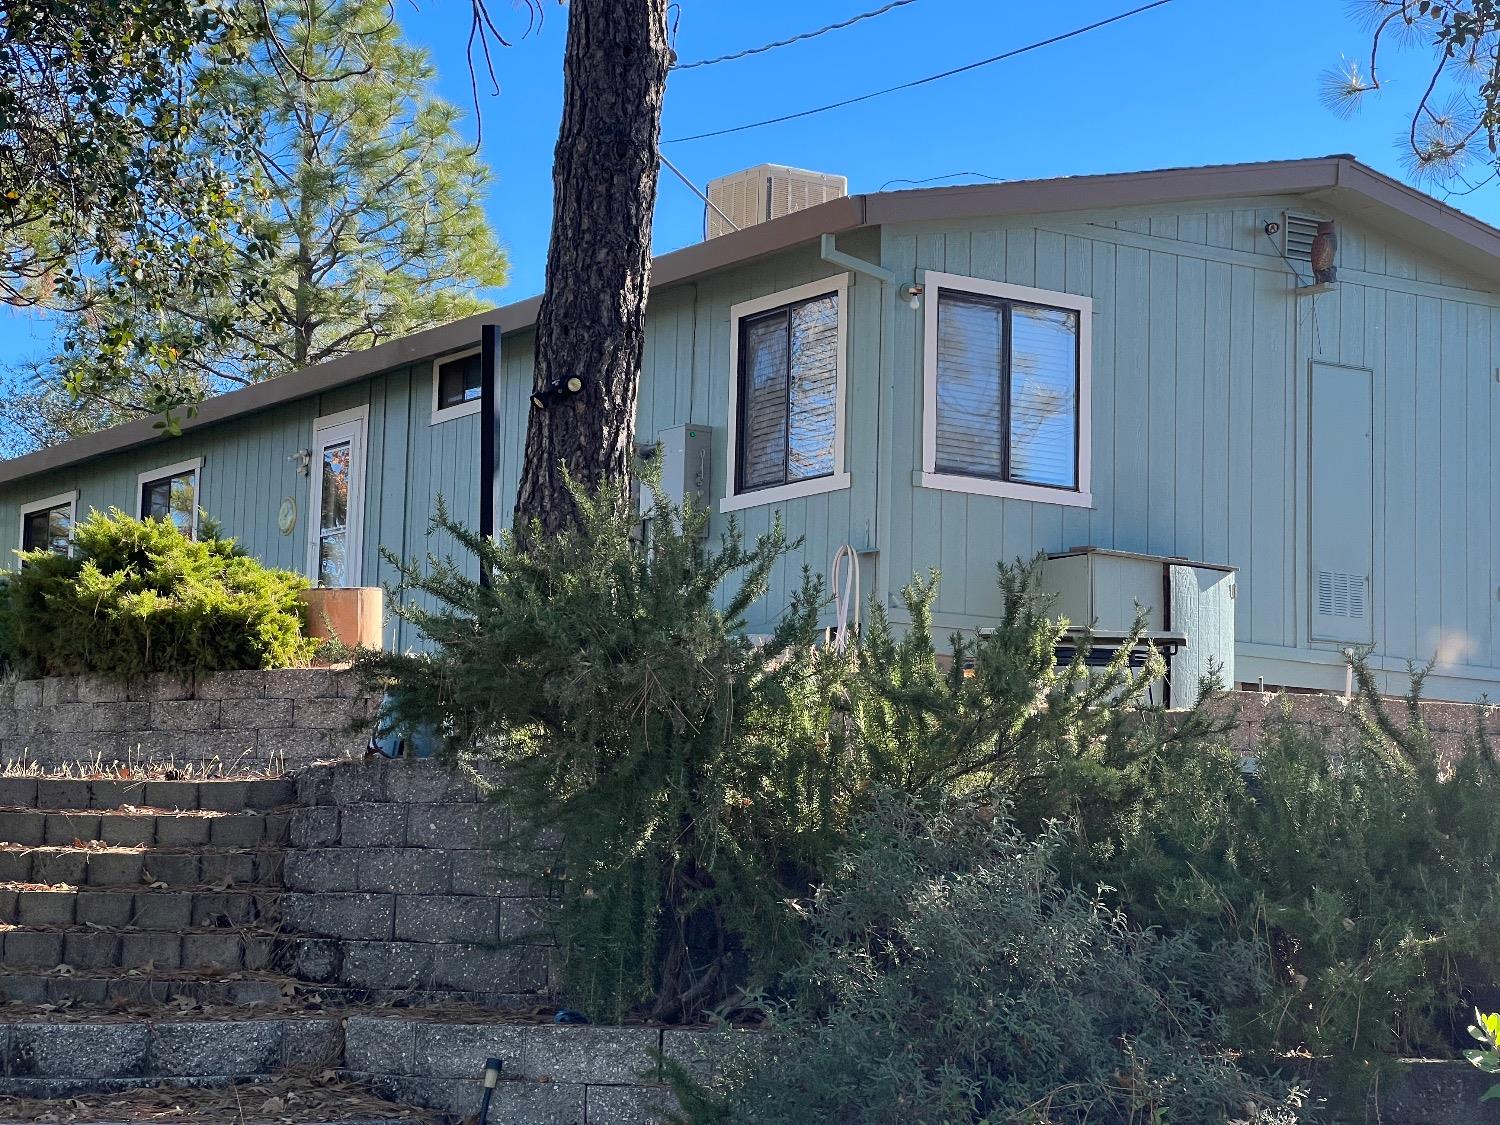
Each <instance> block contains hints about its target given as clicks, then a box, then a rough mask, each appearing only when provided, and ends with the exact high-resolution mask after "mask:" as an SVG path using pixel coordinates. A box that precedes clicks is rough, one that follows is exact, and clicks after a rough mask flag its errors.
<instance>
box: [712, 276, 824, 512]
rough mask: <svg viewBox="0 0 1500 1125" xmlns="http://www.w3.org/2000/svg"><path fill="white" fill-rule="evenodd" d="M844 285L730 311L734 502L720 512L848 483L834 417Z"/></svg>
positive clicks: (809, 288)
mask: <svg viewBox="0 0 1500 1125" xmlns="http://www.w3.org/2000/svg"><path fill="white" fill-rule="evenodd" d="M846 285H847V280H846V279H845V278H837V279H834V280H832V281H825V282H819V283H815V284H813V285H808V286H803V287H801V288H800V289H797V290H794V291H792V292H790V293H785V294H778V295H776V296H773V297H770V298H766V299H764V300H761V301H754V302H747V303H746V304H745V305H739V306H736V307H735V309H734V310H733V314H732V321H733V331H734V332H735V356H736V370H735V372H734V378H735V383H734V418H733V421H734V437H733V441H732V443H731V450H730V454H731V476H730V480H731V482H732V485H733V492H734V495H733V496H732V497H731V498H730V501H729V503H728V504H727V505H726V510H728V509H730V508H733V507H745V506H748V505H749V504H752V503H757V502H767V503H770V502H776V501H778V500H781V499H786V498H789V497H791V496H797V495H807V494H810V493H814V492H824V491H828V490H829V489H830V488H841V487H845V486H846V485H847V484H848V476H847V475H846V474H845V473H844V472H843V450H842V444H843V425H842V418H841V417H840V415H841V412H842V409H843V397H844V393H843V392H844V388H843V382H844V354H843V353H844V332H843V304H844V300H845V286H846ZM736 498H743V499H742V500H737V499H736Z"/></svg>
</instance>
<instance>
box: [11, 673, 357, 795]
mask: <svg viewBox="0 0 1500 1125" xmlns="http://www.w3.org/2000/svg"><path fill="white" fill-rule="evenodd" d="M378 705H379V699H378V697H372V696H370V695H367V694H365V693H364V692H362V691H361V690H360V687H359V685H358V683H357V681H356V680H355V678H354V676H353V675H352V673H350V672H349V671H348V670H347V669H323V668H288V669H282V670H277V671H266V672H261V671H251V672H215V673H211V674H209V675H205V676H201V677H199V678H198V679H197V680H196V681H193V680H187V681H184V680H179V679H175V678H173V677H170V676H164V675H152V676H147V677H145V678H143V679H141V680H138V681H136V682H134V683H120V682H116V681H111V680H103V679H99V678H96V677H89V676H54V677H50V678H48V679H43V680H12V681H9V682H0V763H5V764H7V765H15V764H20V763H24V762H34V763H35V764H36V765H38V766H40V767H41V768H43V769H57V768H60V767H63V766H68V765H84V766H88V765H91V764H93V763H95V762H102V763H103V764H105V765H109V764H111V763H122V762H131V763H141V762H157V763H168V762H170V763H175V764H178V765H207V764H209V763H214V762H219V763H222V764H223V765H224V766H226V767H229V768H232V769H235V770H237V771H239V772H255V771H267V770H269V771H275V772H280V770H282V769H294V768H297V767H299V766H302V765H306V764H308V763H310V762H315V761H321V760H325V759H328V758H347V757H358V756H359V755H361V754H363V753H364V748H365V744H366V742H367V741H368V739H369V736H370V731H371V730H372V729H373V725H374V719H375V714H376V710H377V708H378Z"/></svg>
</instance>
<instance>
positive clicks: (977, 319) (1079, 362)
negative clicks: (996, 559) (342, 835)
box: [918, 273, 1092, 506]
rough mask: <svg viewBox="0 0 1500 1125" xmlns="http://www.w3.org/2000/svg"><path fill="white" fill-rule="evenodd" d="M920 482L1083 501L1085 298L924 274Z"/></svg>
mask: <svg viewBox="0 0 1500 1125" xmlns="http://www.w3.org/2000/svg"><path fill="white" fill-rule="evenodd" d="M925 292H926V356H925V363H924V367H925V371H924V380H923V381H924V394H923V419H922V422H923V441H922V445H923V450H922V453H923V465H922V472H921V473H920V474H919V481H918V483H920V484H922V485H924V486H926V487H928V488H942V489H948V490H950V491H957V492H973V493H980V494H984V495H991V496H1008V497H1013V498H1016V499H1022V500H1039V501H1043V502H1045V503H1052V504H1065V505H1074V506H1088V505H1090V504H1091V503H1092V500H1091V498H1090V496H1089V482H1088V469H1089V354H1090V330H1091V325H1090V319H1091V316H1092V302H1091V301H1090V300H1089V299H1088V298H1087V297H1076V296H1073V295H1071V294H1067V293H1049V292H1045V291H1043V290H1038V289H1026V288H1022V287H1021V286H1015V285H1001V284H998V283H995V282H988V281H981V280H979V279H976V278H963V277H953V276H950V275H947V274H935V273H929V274H928V275H927V277H926V281H925Z"/></svg>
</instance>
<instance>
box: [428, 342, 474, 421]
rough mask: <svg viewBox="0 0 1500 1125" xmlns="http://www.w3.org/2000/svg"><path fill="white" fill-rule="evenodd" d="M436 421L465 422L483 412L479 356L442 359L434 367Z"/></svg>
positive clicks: (433, 406) (433, 404)
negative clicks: (450, 419) (480, 399)
mask: <svg viewBox="0 0 1500 1125" xmlns="http://www.w3.org/2000/svg"><path fill="white" fill-rule="evenodd" d="M432 367H433V371H432V380H433V387H432V390H433V399H432V420H433V421H434V422H444V421H447V420H448V419H449V418H462V417H464V416H465V415H468V414H473V413H475V412H476V411H477V410H478V409H479V395H480V388H481V387H482V385H483V362H482V358H481V356H480V354H479V352H478V351H477V350H476V351H472V352H467V353H465V354H464V355H458V356H453V357H452V358H451V359H440V360H438V361H437V362H436V363H434V364H433V365H432Z"/></svg>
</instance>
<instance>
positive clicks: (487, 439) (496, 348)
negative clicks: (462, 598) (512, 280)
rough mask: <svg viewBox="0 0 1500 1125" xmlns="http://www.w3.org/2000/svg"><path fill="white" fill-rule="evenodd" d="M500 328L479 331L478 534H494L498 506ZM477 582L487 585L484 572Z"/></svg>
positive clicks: (484, 328)
mask: <svg viewBox="0 0 1500 1125" xmlns="http://www.w3.org/2000/svg"><path fill="white" fill-rule="evenodd" d="M499 370H500V326H499V325H498V324H486V325H484V326H483V327H481V328H480V330H479V534H480V535H483V536H491V535H494V534H495V527H496V522H497V521H496V515H497V514H498V513H497V511H496V508H497V505H498V504H499V495H498V493H499V487H498V486H499V481H498V476H499V470H500V467H499V465H497V464H496V462H495V449H496V447H497V445H498V444H499V437H500V395H499V389H500V388H499V379H498V374H499ZM479 580H480V581H481V582H484V583H485V584H486V585H488V579H487V576H486V575H485V573H484V571H483V570H481V571H480V572H479Z"/></svg>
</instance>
